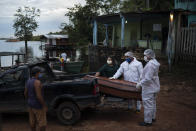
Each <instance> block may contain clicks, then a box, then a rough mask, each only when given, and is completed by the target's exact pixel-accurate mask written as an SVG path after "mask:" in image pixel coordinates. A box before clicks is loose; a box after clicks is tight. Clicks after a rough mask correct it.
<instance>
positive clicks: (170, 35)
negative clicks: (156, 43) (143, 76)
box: [167, 12, 174, 72]
mask: <svg viewBox="0 0 196 131" xmlns="http://www.w3.org/2000/svg"><path fill="white" fill-rule="evenodd" d="M173 17H174V13H173V12H171V13H170V19H169V33H168V42H167V43H168V44H167V46H168V48H167V56H168V64H169V72H171V67H172V44H173V42H174V41H173V31H174V21H173Z"/></svg>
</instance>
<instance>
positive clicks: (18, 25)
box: [13, 7, 40, 41]
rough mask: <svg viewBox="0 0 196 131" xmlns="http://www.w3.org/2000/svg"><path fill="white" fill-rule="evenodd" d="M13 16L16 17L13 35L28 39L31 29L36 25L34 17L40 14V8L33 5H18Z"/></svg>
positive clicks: (31, 32)
mask: <svg viewBox="0 0 196 131" xmlns="http://www.w3.org/2000/svg"><path fill="white" fill-rule="evenodd" d="M14 16H15V17H16V18H15V20H14V24H13V27H14V29H15V36H16V37H18V38H20V39H22V40H25V41H28V40H30V39H31V37H32V35H33V31H36V28H37V27H38V23H37V21H36V17H39V16H40V10H39V9H36V8H34V7H32V8H30V7H24V8H21V7H19V8H18V10H17V11H16V14H14Z"/></svg>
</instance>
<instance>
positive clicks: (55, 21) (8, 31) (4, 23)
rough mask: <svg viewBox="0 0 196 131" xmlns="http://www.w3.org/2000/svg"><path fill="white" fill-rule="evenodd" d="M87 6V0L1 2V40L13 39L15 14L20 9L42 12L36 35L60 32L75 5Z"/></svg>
mask: <svg viewBox="0 0 196 131" xmlns="http://www.w3.org/2000/svg"><path fill="white" fill-rule="evenodd" d="M79 3H80V4H81V5H85V0H0V38H2V37H13V36H14V29H13V23H14V22H13V21H14V14H15V13H16V10H17V9H18V8H19V7H24V6H29V7H35V8H38V9H40V10H41V14H40V17H39V18H38V19H37V21H38V24H39V27H38V28H37V31H36V32H34V33H33V34H34V35H40V34H47V33H49V32H56V31H60V28H59V27H60V25H61V23H63V22H67V23H68V22H69V19H68V17H66V16H65V13H66V12H67V11H68V9H67V8H70V7H73V6H74V4H79Z"/></svg>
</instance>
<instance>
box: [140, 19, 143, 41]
mask: <svg viewBox="0 0 196 131" xmlns="http://www.w3.org/2000/svg"><path fill="white" fill-rule="evenodd" d="M142 24H143V20H142V18H141V20H140V40H142V30H143V28H142Z"/></svg>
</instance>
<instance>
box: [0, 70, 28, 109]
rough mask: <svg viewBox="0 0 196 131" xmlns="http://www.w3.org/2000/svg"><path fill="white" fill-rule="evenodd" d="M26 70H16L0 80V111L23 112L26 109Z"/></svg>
mask: <svg viewBox="0 0 196 131" xmlns="http://www.w3.org/2000/svg"><path fill="white" fill-rule="evenodd" d="M24 73H25V70H24V69H21V70H15V71H11V72H9V73H6V74H5V75H4V76H3V77H1V78H0V83H1V86H0V105H1V106H0V111H6V112H7V111H8V112H9V111H22V110H24V109H25V105H26V104H25V103H26V102H25V98H24V88H25V83H26V79H25V74H24Z"/></svg>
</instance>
